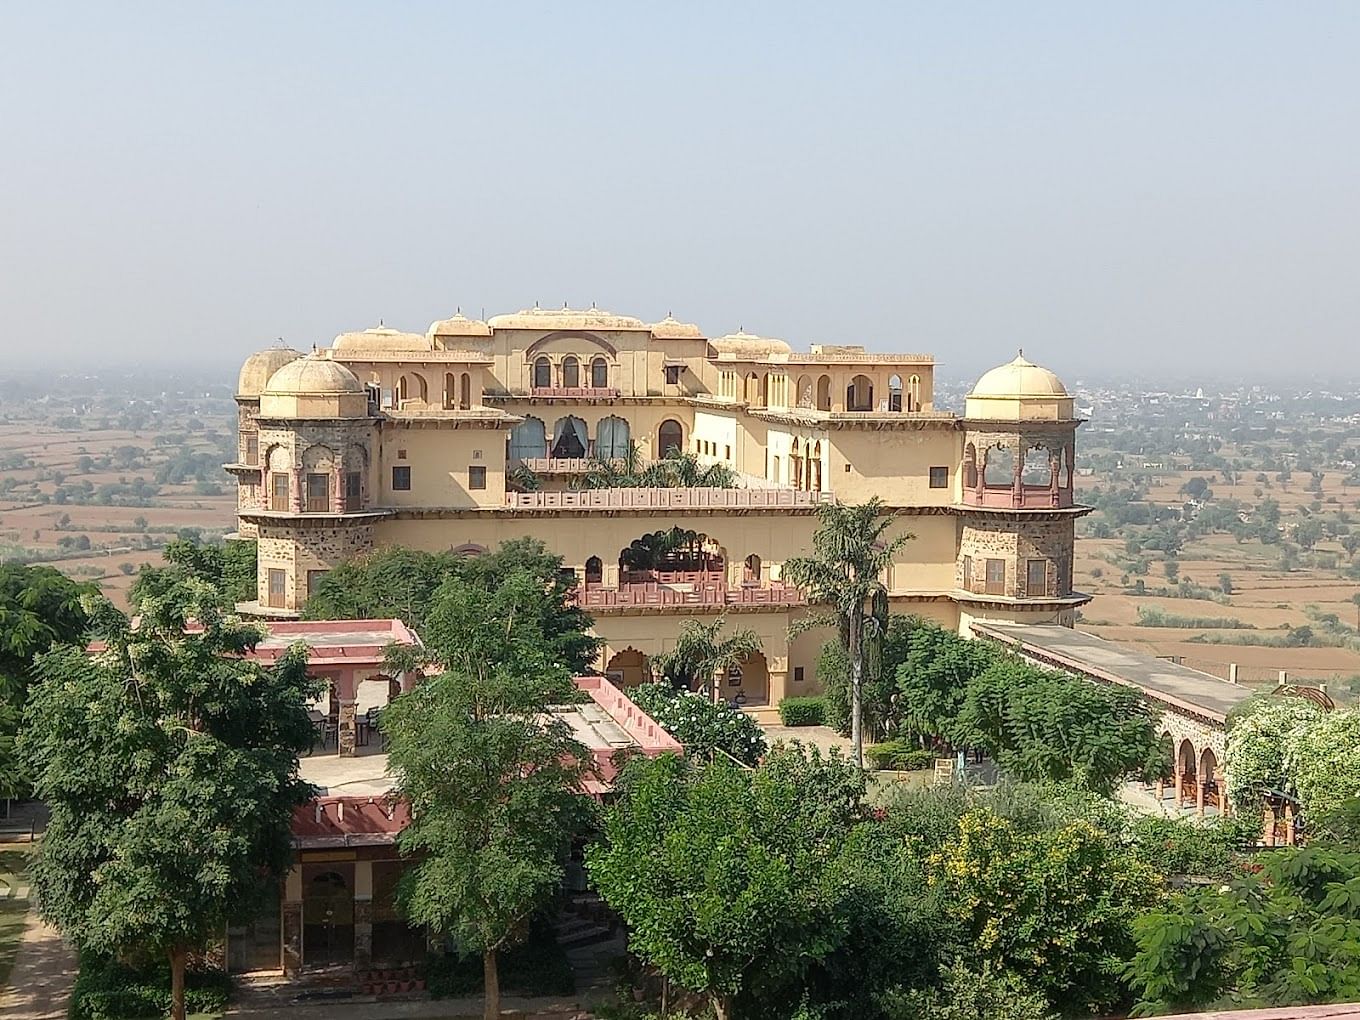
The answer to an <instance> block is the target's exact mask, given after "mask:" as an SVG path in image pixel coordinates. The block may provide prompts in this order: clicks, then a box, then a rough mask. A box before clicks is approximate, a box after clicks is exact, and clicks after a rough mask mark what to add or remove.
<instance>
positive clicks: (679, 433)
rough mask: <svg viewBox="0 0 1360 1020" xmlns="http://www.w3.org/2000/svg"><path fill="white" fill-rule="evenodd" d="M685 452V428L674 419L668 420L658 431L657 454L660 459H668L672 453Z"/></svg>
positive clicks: (658, 427)
mask: <svg viewBox="0 0 1360 1020" xmlns="http://www.w3.org/2000/svg"><path fill="white" fill-rule="evenodd" d="M672 451H674V452H675V453H677V454H680V453H684V452H685V427H684V426H683V425H681V424H680V423H679V422H678V421H676V420H675V419H674V418H667V419H666V420H665V421H663V422H662V423H661V424H660V425H659V426H657V430H656V453H657V456H658V457H668V456H670V455H671V452H672Z"/></svg>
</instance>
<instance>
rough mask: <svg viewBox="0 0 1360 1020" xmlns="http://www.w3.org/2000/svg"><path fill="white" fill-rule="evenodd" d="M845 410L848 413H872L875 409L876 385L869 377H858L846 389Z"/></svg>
mask: <svg viewBox="0 0 1360 1020" xmlns="http://www.w3.org/2000/svg"><path fill="white" fill-rule="evenodd" d="M845 409H846V410H847V411H872V410H873V409H874V383H873V380H872V379H870V378H869V377H868V376H867V375H857V376H855V377H854V378H853V379H851V380H850V385H849V386H847V387H846V388H845Z"/></svg>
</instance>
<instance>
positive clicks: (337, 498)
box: [331, 460, 349, 514]
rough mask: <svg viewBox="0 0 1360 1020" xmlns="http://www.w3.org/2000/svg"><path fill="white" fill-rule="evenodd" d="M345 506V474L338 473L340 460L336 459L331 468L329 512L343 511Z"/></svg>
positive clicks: (345, 508)
mask: <svg viewBox="0 0 1360 1020" xmlns="http://www.w3.org/2000/svg"><path fill="white" fill-rule="evenodd" d="M347 509H349V508H348V507H347V506H345V476H344V475H343V474H341V473H340V462H339V460H337V461H336V462H335V464H334V466H333V467H332V468H331V512H332V513H341V514H342V513H344V512H345V511H346V510H347Z"/></svg>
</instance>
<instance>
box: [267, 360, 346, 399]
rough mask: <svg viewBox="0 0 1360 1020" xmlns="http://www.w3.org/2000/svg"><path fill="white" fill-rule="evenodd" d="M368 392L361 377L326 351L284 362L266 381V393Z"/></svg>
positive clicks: (317, 394) (295, 394) (316, 394)
mask: <svg viewBox="0 0 1360 1020" xmlns="http://www.w3.org/2000/svg"><path fill="white" fill-rule="evenodd" d="M356 393H357V394H360V395H365V394H366V391H365V390H364V385H363V383H361V382H359V377H358V376H356V375H355V374H354V373H353V372H351V371H350V370H349V369H347V368H346V367H345V366H344V365H342V364H340V363H339V362H337V361H332V360H331V359H330V358H328V357H326V356H325V355H323V354H308V355H307V356H306V357H301V358H298V359H297V360H296V361H291V362H289V363H288V364H287V365H284V366H283V367H282V368H280V369H279V370H278V371H277V372H275V373H274V374H273V375H272V376H270V377H269V382H268V383H267V384H266V385H265V388H264V390H263V391H261V395H262V396H267V397H310V396H334V395H336V394H356Z"/></svg>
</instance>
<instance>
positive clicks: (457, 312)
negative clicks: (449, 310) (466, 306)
mask: <svg viewBox="0 0 1360 1020" xmlns="http://www.w3.org/2000/svg"><path fill="white" fill-rule="evenodd" d="M453 314H454V315H462V314H463V306H462V305H459V306H458V307H457V308H455V309H454V310H453Z"/></svg>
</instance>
